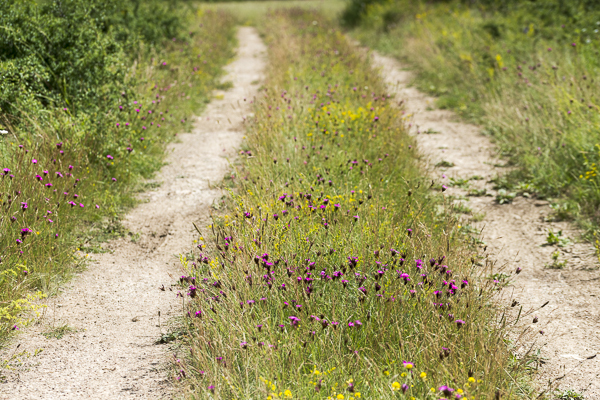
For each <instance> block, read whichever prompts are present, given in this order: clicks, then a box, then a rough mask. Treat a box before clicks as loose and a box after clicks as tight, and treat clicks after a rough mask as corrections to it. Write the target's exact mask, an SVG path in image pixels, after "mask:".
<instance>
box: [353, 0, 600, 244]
mask: <svg viewBox="0 0 600 400" xmlns="http://www.w3.org/2000/svg"><path fill="white" fill-rule="evenodd" d="M354 3H356V4H358V3H360V1H355V2H354ZM370 3H371V4H370V5H369V6H367V7H363V8H360V7H358V8H357V7H355V8H353V10H354V9H356V10H358V9H360V10H361V13H362V14H361V15H355V14H354V13H351V12H350V13H348V18H349V19H350V20H351V21H350V20H349V21H348V22H352V21H355V20H356V19H357V17H359V16H360V18H361V19H360V21H361V25H360V28H359V29H357V30H356V31H355V32H354V34H355V35H356V37H358V38H359V39H360V40H361V41H362V42H364V43H365V44H368V45H369V46H372V47H373V48H376V49H379V50H382V51H384V52H386V53H390V54H392V55H394V56H397V57H399V58H401V59H403V60H406V61H408V62H409V64H410V65H412V66H414V67H415V71H416V84H417V86H418V87H419V88H420V89H421V90H424V91H426V92H429V93H431V94H433V95H436V96H439V98H438V100H437V105H438V106H439V107H441V108H448V109H452V110H454V111H456V112H458V113H459V114H461V115H462V116H463V117H466V118H467V119H470V120H472V121H475V122H477V123H481V124H482V125H483V126H484V132H485V133H487V134H490V135H492V136H493V138H494V140H495V141H496V143H497V144H498V146H499V148H500V151H501V152H502V155H504V156H506V157H507V159H508V160H509V164H511V165H513V166H516V167H517V168H515V169H514V170H513V172H511V173H510V174H506V176H504V177H501V179H499V180H498V182H497V186H498V187H499V188H505V189H509V190H511V191H514V192H515V193H528V194H531V193H536V194H537V195H539V196H541V197H545V198H550V199H551V201H552V203H554V204H553V207H554V208H555V210H556V213H555V217H556V218H557V219H563V218H576V219H577V220H578V222H579V223H580V225H581V226H582V227H584V228H585V229H586V231H587V234H588V237H589V238H592V237H594V236H595V235H596V232H597V231H598V226H599V224H600V218H599V217H600V214H599V213H598V209H599V206H600V186H599V185H598V182H599V179H600V178H599V176H598V165H600V136H599V135H598V127H599V126H600V112H599V111H600V105H599V104H600V103H599V100H598V96H597V92H598V85H599V82H600V81H599V80H598V71H599V70H598V67H599V64H598V54H599V51H600V8H598V5H597V4H598V3H597V2H585V1H579V0H577V1H576V0H574V1H572V2H561V1H555V0H543V1H515V2H512V1H508V2H507V3H508V4H509V5H508V6H506V7H502V6H501V5H502V4H504V2H487V1H484V0H481V1H473V2H470V3H469V5H467V4H465V2H459V1H450V2H437V3H436V2H421V1H405V0H394V1H385V2H384V1H370ZM507 178H508V179H507ZM596 243H597V245H598V243H599V242H596Z"/></svg>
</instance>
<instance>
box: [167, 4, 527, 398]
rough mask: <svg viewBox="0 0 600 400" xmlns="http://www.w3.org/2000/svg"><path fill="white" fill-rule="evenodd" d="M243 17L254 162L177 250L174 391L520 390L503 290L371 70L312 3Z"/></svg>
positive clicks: (296, 394)
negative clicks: (249, 39)
mask: <svg viewBox="0 0 600 400" xmlns="http://www.w3.org/2000/svg"><path fill="white" fill-rule="evenodd" d="M259 26H260V29H261V32H262V33H263V35H264V36H265V40H266V42H267V44H268V47H269V61H268V65H269V69H268V73H267V80H266V82H265V83H264V86H263V90H262V91H261V92H260V94H259V96H257V101H256V102H255V103H254V114H255V119H254V121H253V123H252V124H250V125H249V126H248V131H247V135H246V138H247V139H246V142H245V145H244V148H243V150H244V152H245V153H244V154H250V153H251V154H252V157H248V158H245V159H243V160H242V165H241V166H239V168H237V169H236V170H235V171H234V172H233V173H234V174H235V175H236V176H237V177H238V178H239V179H235V182H237V184H236V187H235V189H234V190H232V192H231V195H230V197H229V198H228V206H227V208H226V209H225V210H222V212H221V213H220V214H219V215H218V216H215V217H214V221H213V224H212V225H210V226H208V227H199V235H200V237H199V241H200V245H199V246H198V248H196V249H194V252H193V254H188V255H187V256H186V257H184V258H182V262H183V265H184V267H185V268H186V269H187V271H188V273H187V274H186V276H183V277H181V283H182V285H183V286H184V287H185V288H186V289H187V290H186V291H187V294H186V298H187V299H188V301H186V305H185V307H186V315H185V316H184V318H182V322H181V326H183V327H184V328H185V335H184V339H183V340H182V342H181V347H180V348H179V351H180V354H182V356H181V357H179V359H178V360H177V361H176V362H175V374H176V377H175V378H176V381H177V382H179V385H178V388H179V390H180V391H181V392H182V393H183V394H185V395H186V397H187V398H190V399H201V398H202V399H204V398H223V399H231V398H238V399H250V398H253V399H257V398H262V399H265V398H267V399H274V398H298V399H313V398H314V399H326V398H334V399H342V398H344V399H357V398H366V399H375V398H376V399H392V398H394V399H396V398H401V399H414V398H418V399H439V398H440V397H447V396H444V394H443V390H441V389H440V387H442V386H445V385H447V386H449V387H450V388H451V389H452V393H453V395H455V394H456V393H464V394H466V395H468V396H469V398H470V397H471V396H476V398H494V397H495V396H497V395H499V396H501V398H503V399H510V398H518V397H520V396H523V397H526V396H528V395H529V390H530V389H529V388H528V387H527V385H526V379H525V377H524V375H523V368H522V365H523V364H522V363H524V362H526V361H527V360H513V361H512V362H510V361H509V360H510V359H511V357H510V353H509V342H508V340H507V339H506V336H505V334H506V330H505V329H506V326H507V325H510V324H511V322H509V321H507V319H506V316H502V315H501V314H498V308H497V304H495V302H494V301H492V298H493V296H494V294H495V293H497V291H498V290H499V289H500V288H501V286H499V285H498V284H496V283H495V282H494V280H493V279H494V277H491V278H487V276H489V275H491V271H490V270H489V269H488V267H487V266H479V265H478V264H477V261H478V260H479V257H478V256H477V254H476V250H475V249H474V248H473V247H471V245H470V243H472V241H471V238H470V236H469V234H468V232H470V231H469V230H468V229H464V228H461V227H460V226H459V225H458V223H459V222H458V221H457V219H456V218H455V216H454V214H453V213H452V211H451V208H452V205H451V202H450V201H448V200H447V199H444V197H443V195H442V194H441V191H440V190H439V189H437V190H434V191H432V190H431V189H430V184H429V182H430V181H429V180H428V179H426V178H424V177H423V173H422V169H421V168H422V165H420V162H419V155H418V153H417V152H416V150H415V143H414V141H413V139H412V138H411V137H410V136H409V135H408V132H407V130H406V128H405V126H404V121H403V120H402V119H401V114H400V113H399V112H398V110H397V109H396V108H395V107H394V106H393V105H392V103H393V102H394V101H393V100H392V99H391V98H390V97H389V96H387V95H386V93H385V90H384V85H383V83H382V82H381V81H380V80H379V78H378V77H377V74H376V73H375V72H374V71H373V70H372V69H371V68H370V66H369V64H368V62H366V60H365V59H364V57H363V56H361V54H360V52H359V51H358V50H356V49H355V48H354V47H353V46H351V45H350V44H349V43H348V41H347V40H346V38H345V36H344V35H343V34H342V33H341V32H340V31H339V29H337V27H336V25H335V23H333V22H332V21H331V20H330V19H327V18H325V17H323V15H322V14H320V13H318V12H314V11H307V10H301V9H291V10H287V11H281V10H279V11H277V12H273V13H270V14H269V15H268V16H267V17H266V18H265V19H263V20H262V21H261V23H260V24H259ZM248 152H250V153H248ZM186 291H184V293H185V292H186ZM463 321H464V323H463ZM403 385H406V386H403Z"/></svg>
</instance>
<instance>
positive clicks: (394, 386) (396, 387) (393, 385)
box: [392, 382, 400, 391]
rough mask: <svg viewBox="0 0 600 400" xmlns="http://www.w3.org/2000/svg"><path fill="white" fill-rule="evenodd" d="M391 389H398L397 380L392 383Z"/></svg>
mask: <svg viewBox="0 0 600 400" xmlns="http://www.w3.org/2000/svg"><path fill="white" fill-rule="evenodd" d="M392 390H394V391H395V390H400V384H399V383H398V382H394V383H392Z"/></svg>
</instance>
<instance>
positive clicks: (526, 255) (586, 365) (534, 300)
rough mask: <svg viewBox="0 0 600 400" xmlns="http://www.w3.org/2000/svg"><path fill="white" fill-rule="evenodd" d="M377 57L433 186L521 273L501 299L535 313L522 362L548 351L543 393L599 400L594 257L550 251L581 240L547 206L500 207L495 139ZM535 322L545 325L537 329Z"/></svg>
mask: <svg viewBox="0 0 600 400" xmlns="http://www.w3.org/2000/svg"><path fill="white" fill-rule="evenodd" d="M370 55H371V61H372V63H373V64H374V66H375V67H376V68H379V71H380V74H381V76H382V77H383V79H385V82H386V84H387V85H388V90H389V92H390V93H393V94H394V95H395V96H396V99H397V100H398V101H403V102H404V103H403V104H404V110H405V113H406V114H405V116H406V117H407V118H409V123H410V132H411V134H413V135H414V136H415V137H416V139H417V142H418V144H419V149H420V151H421V154H423V155H424V157H425V158H426V159H427V163H428V165H429V169H430V171H431V176H432V178H433V179H435V180H436V181H438V182H442V184H445V185H447V186H449V188H448V191H447V192H446V193H448V194H450V195H455V196H460V197H461V198H462V199H463V200H461V201H462V202H463V203H464V204H465V205H467V206H468V207H469V208H471V209H472V210H473V213H484V214H485V217H484V218H483V220H482V221H481V222H478V223H475V224H473V226H474V227H476V228H477V229H478V230H479V231H481V232H482V240H483V241H484V242H485V244H486V245H487V250H486V251H485V254H486V255H487V256H488V260H493V262H494V263H495V270H496V271H501V270H503V271H505V272H507V273H509V274H511V275H513V276H514V273H515V271H516V270H517V268H522V272H521V273H520V274H518V275H517V276H516V279H515V280H514V282H513V283H512V285H511V286H509V287H508V288H506V289H504V291H503V295H502V296H503V301H504V302H505V304H506V303H508V304H510V303H512V300H516V301H518V302H519V305H520V306H523V311H532V313H531V314H529V315H528V316H527V317H523V318H527V320H525V319H523V321H528V324H529V327H528V329H529V332H530V333H531V334H530V335H528V336H527V338H528V339H526V340H524V341H522V342H521V348H520V349H518V350H517V354H523V353H525V352H527V351H528V350H529V349H530V347H531V346H533V347H534V348H541V351H540V354H539V360H541V362H542V363H540V369H539V374H538V382H539V383H540V387H541V388H545V387H547V383H548V382H549V381H550V382H554V385H553V387H555V386H556V385H560V388H561V389H573V390H575V391H577V392H579V393H583V394H584V395H585V398H589V399H600V380H599V379H598V377H599V376H600V356H597V357H595V358H591V359H588V358H590V357H594V356H595V355H596V354H597V353H600V301H599V300H600V285H599V284H598V282H599V279H600V273H599V272H598V258H597V256H596V255H595V249H594V248H593V247H592V246H591V245H590V244H588V243H577V242H575V243H571V244H568V245H565V246H564V247H557V246H547V245H546V237H547V235H548V231H550V230H552V231H554V232H557V231H559V230H561V231H562V233H563V237H569V238H571V239H572V240H575V239H576V238H577V237H578V236H579V235H580V233H579V232H578V231H577V229H576V228H575V227H574V226H572V224H570V223H568V222H547V221H548V220H549V218H548V217H549V215H550V213H551V209H550V207H549V203H548V202H547V201H542V200H537V199H533V198H525V197H516V198H515V199H514V201H512V203H509V204H502V205H501V204H498V202H497V201H496V199H495V196H496V195H497V194H498V192H497V191H495V190H494V189H493V184H492V183H491V182H490V180H491V179H492V178H494V177H495V176H497V175H501V174H502V173H503V172H505V171H506V169H505V168H502V167H501V165H502V164H504V162H503V160H502V159H500V158H499V157H498V156H497V151H496V149H495V147H494V144H493V143H492V142H491V141H490V139H489V137H487V136H484V135H483V134H482V133H481V128H480V127H478V126H475V125H471V124H466V123H462V122H457V121H458V118H457V116H456V115H455V114H453V113H452V112H450V111H446V110H439V109H435V107H434V104H435V99H434V98H432V97H428V96H426V95H425V94H423V93H421V92H419V91H418V90H417V89H415V88H414V87H411V82H412V80H413V76H412V74H411V73H410V72H408V71H407V70H406V68H405V67H404V66H403V65H402V64H401V63H400V62H398V61H397V60H395V59H393V58H391V57H386V56H382V55H381V54H379V53H377V52H374V51H373V52H370ZM474 176H478V177H481V178H482V179H479V180H470V181H469V185H470V188H471V189H477V190H479V191H482V192H483V190H485V192H486V193H487V195H484V196H475V197H466V196H465V195H466V194H467V191H466V190H464V188H463V189H461V188H458V187H450V186H451V185H450V179H451V178H454V179H455V181H454V182H455V183H456V182H459V181H458V180H459V179H470V178H472V177H474ZM555 251H559V254H560V256H559V261H566V266H565V267H564V268H563V269H551V268H547V265H549V264H552V254H553V253H554V252H555ZM546 302H549V303H548V304H547V305H546V306H544V307H543V308H540V307H542V305H544V304H545V303H546ZM517 308H518V307H517ZM534 317H538V320H539V321H538V322H537V323H535V324H534V323H533V318H534ZM529 322H530V323H529ZM539 331H543V334H541V333H539ZM561 377H562V378H561Z"/></svg>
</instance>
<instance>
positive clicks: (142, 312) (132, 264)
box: [0, 28, 266, 399]
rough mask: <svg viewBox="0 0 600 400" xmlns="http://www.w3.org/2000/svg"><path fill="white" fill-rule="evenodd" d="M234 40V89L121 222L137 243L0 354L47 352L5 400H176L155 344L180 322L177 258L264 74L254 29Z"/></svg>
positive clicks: (113, 255) (162, 349) (231, 152)
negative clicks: (59, 333)
mask: <svg viewBox="0 0 600 400" xmlns="http://www.w3.org/2000/svg"><path fill="white" fill-rule="evenodd" d="M238 40H239V49H238V54H237V58H236V59H235V61H234V62H233V63H231V64H230V65H228V66H227V68H226V69H227V72H228V74H227V77H225V80H228V81H231V82H232V83H233V88H232V89H230V90H228V91H225V92H222V93H219V94H218V96H217V100H214V101H213V102H212V103H210V104H209V105H208V106H207V109H206V111H205V112H204V114H203V116H202V117H200V118H198V119H197V123H196V125H195V128H194V130H193V132H192V133H189V134H182V135H179V136H178V139H179V140H178V141H177V143H174V144H172V145H170V146H169V154H168V157H167V162H168V165H166V166H165V167H164V168H163V169H162V170H161V171H160V173H159V174H158V176H157V180H158V181H160V182H162V185H161V186H160V187H159V188H158V189H157V190H154V191H151V192H148V193H145V194H144V195H143V196H142V198H143V200H144V201H145V202H143V203H142V204H140V205H139V206H138V207H136V208H135V209H134V210H132V211H131V212H130V213H129V214H128V215H127V216H125V221H124V224H125V226H126V227H127V229H128V230H130V231H131V232H134V233H139V234H140V236H139V239H138V240H136V241H135V242H134V241H132V240H131V239H130V238H123V239H120V240H116V241H113V242H111V243H108V244H107V246H106V248H107V249H108V250H110V251H109V252H108V253H105V254H99V255H96V256H95V261H94V262H93V263H92V264H91V265H90V266H89V269H88V270H87V271H85V272H83V273H82V274H81V275H79V276H78V277H76V278H75V279H73V281H71V283H70V285H69V286H68V287H67V288H65V290H64V292H63V293H62V294H61V295H60V296H57V297H55V298H52V299H50V300H49V304H48V308H47V311H46V313H45V316H44V318H43V319H42V321H41V323H38V324H36V325H34V326H31V327H30V328H28V329H26V331H25V332H23V333H22V334H21V335H19V336H18V337H17V338H16V340H15V341H14V344H13V345H12V346H11V348H10V349H9V351H8V353H7V354H2V357H3V359H5V358H7V357H9V356H10V355H12V354H15V353H19V352H21V351H27V352H29V353H30V354H34V353H35V351H36V349H43V351H42V352H41V353H40V354H39V355H37V356H30V357H22V360H23V365H22V366H21V367H19V368H17V369H16V370H14V371H13V372H10V373H9V374H8V381H7V382H6V383H3V384H0V398H1V399H58V398H68V399H79V398H81V399H84V398H85V399H114V398H121V397H128V398H145V399H154V398H157V399H158V398H168V397H170V392H171V389H170V378H169V377H168V370H167V368H165V365H166V360H167V357H168V356H169V355H168V352H169V347H168V345H156V344H154V343H155V342H156V341H157V339H159V338H160V337H161V335H162V334H165V333H166V329H165V323H166V322H167V321H169V319H170V318H172V317H175V316H177V315H178V313H179V312H180V309H179V308H178V307H179V306H180V305H181V303H180V301H178V299H177V298H176V293H177V289H176V288H175V287H173V288H171V285H172V284H173V283H174V282H175V281H176V279H177V277H178V275H179V274H180V272H181V271H180V266H179V265H180V264H179V254H180V253H184V252H186V251H188V250H189V249H190V247H191V245H192V243H193V239H194V238H195V235H194V228H193V225H192V223H193V222H196V223H197V224H198V223H200V224H204V225H205V224H206V222H207V221H208V213H209V208H210V206H211V205H212V204H213V202H216V201H219V199H220V197H221V195H222V193H221V191H220V190H218V189H214V188H211V186H210V183H213V184H214V183H218V182H219V181H220V180H221V179H222V178H223V176H224V174H225V173H226V172H227V171H228V169H229V161H228V160H230V159H232V158H234V157H235V155H236V149H237V147H238V146H239V144H240V142H241V139H242V136H243V132H244V127H243V120H244V118H245V117H246V116H247V115H248V113H249V112H250V106H249V104H250V101H251V99H252V98H253V97H254V95H255V94H256V91H257V89H258V85H257V82H259V81H260V80H261V78H262V72H263V69H264V65H265V61H264V55H265V52H266V48H265V46H264V44H263V43H262V41H261V39H260V38H259V36H258V34H257V32H256V31H255V30H254V29H253V28H240V30H239V32H238ZM245 98H247V99H248V100H247V101H244V99H245ZM209 182H210V183H209ZM199 226H201V225H199ZM163 286H164V289H165V290H164V291H163V290H161V289H159V288H160V287H163ZM171 289H172V290H171ZM159 312H160V318H159ZM64 324H67V325H68V326H69V327H71V328H73V329H74V330H75V331H74V332H71V333H69V332H67V333H66V334H65V336H64V337H63V338H62V339H55V338H46V337H45V336H43V335H42V333H44V332H47V331H48V330H49V329H50V326H52V325H53V326H61V325H64ZM17 346H18V348H17Z"/></svg>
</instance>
